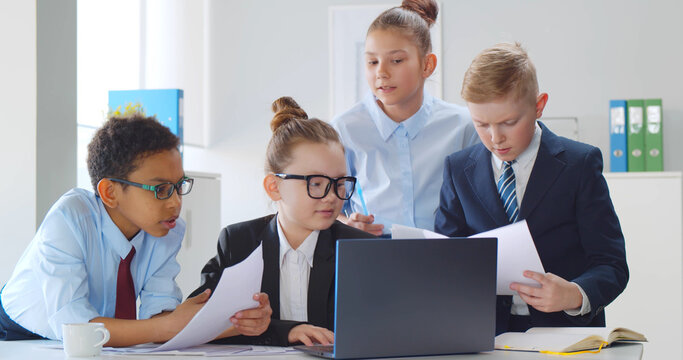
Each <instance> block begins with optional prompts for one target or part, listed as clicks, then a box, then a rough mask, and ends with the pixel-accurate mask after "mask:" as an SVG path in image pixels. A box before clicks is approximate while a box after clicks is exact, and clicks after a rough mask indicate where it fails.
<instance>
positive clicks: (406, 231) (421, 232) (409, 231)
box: [391, 224, 448, 239]
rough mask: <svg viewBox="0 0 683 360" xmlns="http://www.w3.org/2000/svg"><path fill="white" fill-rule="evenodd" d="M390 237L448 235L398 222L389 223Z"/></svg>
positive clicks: (428, 237)
mask: <svg viewBox="0 0 683 360" xmlns="http://www.w3.org/2000/svg"><path fill="white" fill-rule="evenodd" d="M391 238H392V239H443V238H448V236H445V235H441V234H438V233H435V232H433V231H429V230H425V229H418V228H414V227H410V226H404V225H399V224H393V225H391Z"/></svg>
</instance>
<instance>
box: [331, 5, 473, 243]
mask: <svg viewBox="0 0 683 360" xmlns="http://www.w3.org/2000/svg"><path fill="white" fill-rule="evenodd" d="M437 13H438V6H437V5H436V2H434V1H433V0H405V1H403V4H402V5H401V6H399V7H394V8H391V9H389V10H386V11H385V12H383V13H382V14H380V15H379V16H378V17H377V19H375V21H374V22H373V23H372V24H371V25H370V28H369V29H368V34H367V38H366V41H365V77H366V80H367V81H368V85H369V86H370V90H371V93H368V95H367V96H366V97H365V99H363V100H362V101H361V102H359V103H357V104H356V105H354V106H353V107H352V108H351V109H350V110H348V111H346V112H345V113H343V114H341V115H339V116H338V117H337V118H335V119H334V120H333V122H332V124H333V126H334V127H335V128H336V129H337V131H338V132H339V135H340V137H341V139H342V142H343V143H344V146H345V147H346V161H347V166H348V169H349V173H350V175H352V176H355V177H357V178H358V185H357V186H358V187H361V188H362V193H363V195H364V200H365V201H366V204H363V200H362V198H361V197H360V196H353V197H352V198H351V199H350V200H349V201H348V202H347V204H346V205H345V207H344V211H345V212H346V213H348V214H350V215H349V216H348V217H346V216H344V215H342V216H340V220H342V221H344V222H346V223H347V224H348V225H351V226H354V227H357V228H359V229H362V230H365V231H368V232H371V233H373V234H375V235H382V234H389V233H390V230H391V225H392V224H394V223H396V224H401V225H407V226H414V227H419V228H424V229H430V230H432V229H433V228H434V216H435V215H434V214H435V211H436V208H437V206H438V205H439V191H440V188H441V183H442V175H443V166H444V159H445V158H446V156H448V155H449V154H451V153H453V152H455V151H458V150H462V149H463V148H465V147H467V146H469V145H472V144H475V143H477V142H478V137H477V134H476V132H475V131H474V127H473V126H472V121H471V119H470V115H469V112H468V111H467V109H466V108H464V107H461V106H458V105H455V104H449V103H446V102H444V101H442V100H439V99H436V98H433V97H432V96H430V95H429V94H427V93H425V91H424V83H425V80H426V79H427V78H428V77H429V76H430V75H431V74H432V73H433V72H434V69H435V68H436V61H437V60H436V56H435V55H434V54H433V53H432V45H431V38H430V34H429V28H430V27H431V25H432V24H434V22H435V21H436V16H437ZM359 190H360V189H359ZM357 193H360V191H357ZM359 195H360V194H359ZM364 209H369V211H370V212H371V213H372V214H364V213H361V212H364Z"/></svg>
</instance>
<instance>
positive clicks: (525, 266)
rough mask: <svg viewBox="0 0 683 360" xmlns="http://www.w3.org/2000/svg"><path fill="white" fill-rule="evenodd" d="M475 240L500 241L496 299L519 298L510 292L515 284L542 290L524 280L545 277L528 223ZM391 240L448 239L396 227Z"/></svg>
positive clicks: (517, 223) (513, 292)
mask: <svg viewBox="0 0 683 360" xmlns="http://www.w3.org/2000/svg"><path fill="white" fill-rule="evenodd" d="M470 237H472V238H484V237H495V238H498V274H497V288H496V294H497V295H516V294H517V292H516V291H512V290H510V284H511V283H512V282H518V283H520V284H524V285H530V286H535V287H540V284H539V283H538V282H536V281H534V280H531V279H528V278H525V277H524V275H523V273H524V271H525V270H531V271H536V272H539V273H542V274H544V273H545V270H544V269H543V264H542V263H541V259H540V258H539V257H538V252H537V251H536V245H534V239H533V238H532V237H531V233H530V232H529V226H528V225H527V223H526V220H522V221H518V222H516V223H514V224H510V225H507V226H503V227H499V228H497V229H494V230H490V231H486V232H483V233H480V234H476V235H472V236H470ZM391 238H392V239H440V238H447V236H445V235H442V234H439V233H435V232H433V231H429V230H425V229H418V228H414V227H410V226H403V225H398V224H394V225H392V226H391Z"/></svg>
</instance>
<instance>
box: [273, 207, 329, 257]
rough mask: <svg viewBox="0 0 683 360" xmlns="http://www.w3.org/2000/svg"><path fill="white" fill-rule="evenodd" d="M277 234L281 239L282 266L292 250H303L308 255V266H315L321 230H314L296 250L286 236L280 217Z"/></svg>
mask: <svg viewBox="0 0 683 360" xmlns="http://www.w3.org/2000/svg"><path fill="white" fill-rule="evenodd" d="M277 235H278V238H279V239H280V262H279V265H280V268H282V264H283V262H284V259H285V255H286V254H287V252H288V251H290V250H291V251H299V252H301V253H302V254H303V255H304V256H305V257H306V262H307V263H308V266H309V267H313V255H314V254H315V247H316V245H317V244H318V235H320V230H314V231H312V232H311V233H310V234H309V235H308V236H307V237H306V239H304V242H302V243H301V245H299V247H298V248H297V249H296V250H294V249H293V248H292V246H291V245H289V241H287V237H286V236H285V233H284V232H283V231H282V226H281V225H280V219H279V217H278V219H277Z"/></svg>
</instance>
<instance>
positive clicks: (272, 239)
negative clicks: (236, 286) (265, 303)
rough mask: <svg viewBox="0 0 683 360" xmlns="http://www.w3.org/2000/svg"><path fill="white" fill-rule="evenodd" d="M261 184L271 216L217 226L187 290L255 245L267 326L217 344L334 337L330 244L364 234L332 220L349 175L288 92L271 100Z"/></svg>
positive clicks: (323, 131) (331, 133)
mask: <svg viewBox="0 0 683 360" xmlns="http://www.w3.org/2000/svg"><path fill="white" fill-rule="evenodd" d="M272 107H273V112H275V116H274V117H273V120H272V121H271V124H270V125H271V129H272V130H273V137H272V138H271V140H270V143H269V144H268V149H267V151H266V176H265V178H264V180H263V187H264V189H265V191H266V193H267V194H268V197H270V198H271V199H272V200H273V201H274V202H275V204H276V205H277V208H278V212H277V214H273V215H268V216H265V217H262V218H258V219H254V220H250V221H246V222H242V223H238V224H233V225H229V226H227V227H225V228H224V229H223V230H222V231H221V233H220V235H219V237H218V255H216V257H214V258H212V259H211V260H209V262H208V263H207V264H206V266H204V269H202V281H203V284H202V286H200V287H199V288H198V289H197V290H195V291H194V294H199V293H201V292H202V291H204V290H205V289H207V288H210V289H212V290H213V289H215V287H216V285H217V284H218V281H219V280H220V276H221V274H222V272H223V269H224V268H226V267H229V266H232V265H234V264H237V263H239V262H240V261H242V260H244V259H245V258H246V257H247V256H248V255H249V254H251V252H252V251H253V250H254V249H256V248H257V247H258V245H259V244H263V267H264V268H263V279H262V284H261V289H262V291H263V292H265V293H267V294H268V295H269V297H270V305H271V307H272V309H273V314H272V319H271V322H270V325H269V327H268V330H266V332H265V333H263V334H262V335H260V336H256V337H247V336H238V337H233V338H228V339H225V340H224V341H221V340H219V342H229V343H248V344H267V345H280V346H287V345H289V344H292V343H297V342H302V343H304V344H305V345H312V344H313V343H321V344H330V343H332V342H334V334H333V333H332V331H331V330H333V329H334V283H335V281H334V276H335V274H334V272H335V249H336V244H335V242H336V241H337V239H344V238H367V237H372V235H370V234H368V233H366V232H363V231H360V230H358V229H354V228H352V227H350V226H347V225H344V224H342V223H341V222H339V221H337V220H336V219H337V216H338V215H339V213H340V212H341V208H342V206H343V203H344V200H346V199H348V198H349V197H350V196H351V195H352V194H353V191H354V185H355V183H356V178H354V177H351V176H347V174H346V165H345V162H344V147H343V146H342V144H341V142H340V141H339V137H338V135H337V132H336V131H335V130H334V129H333V128H332V127H331V126H330V125H328V124H327V123H325V122H323V121H321V120H318V119H308V116H307V115H306V112H305V111H304V110H303V109H301V108H300V107H299V105H298V104H297V103H296V102H295V101H294V100H293V99H292V98H289V97H282V98H279V99H277V100H276V101H275V102H274V103H273V105H272Z"/></svg>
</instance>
